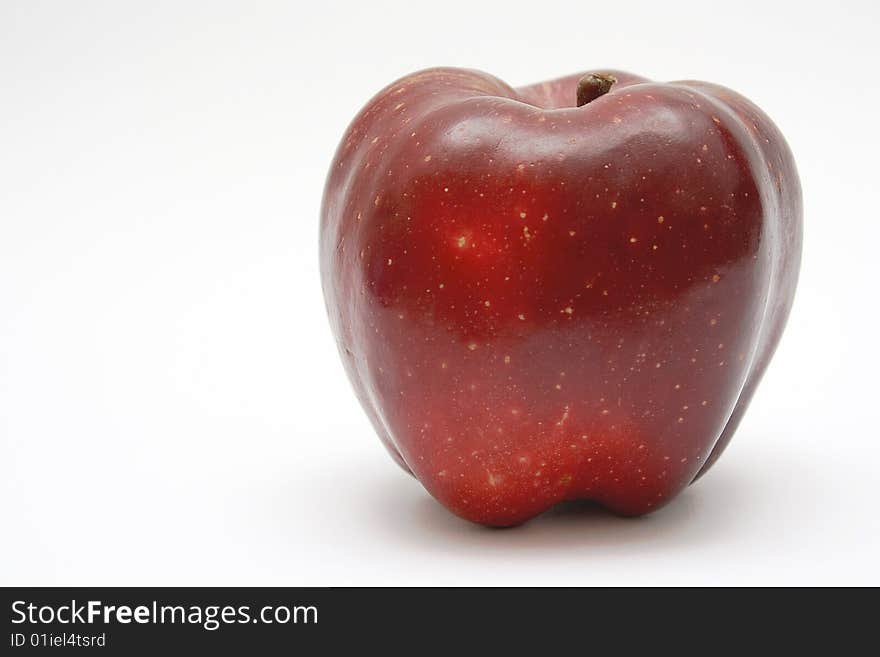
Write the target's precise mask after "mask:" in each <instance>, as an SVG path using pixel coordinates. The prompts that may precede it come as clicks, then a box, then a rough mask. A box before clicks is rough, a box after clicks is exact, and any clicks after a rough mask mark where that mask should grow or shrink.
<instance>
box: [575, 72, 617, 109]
mask: <svg viewBox="0 0 880 657" xmlns="http://www.w3.org/2000/svg"><path fill="white" fill-rule="evenodd" d="M615 82H617V78H616V77H614V76H613V75H606V74H605V73H587V74H586V75H585V76H584V77H582V78H581V79H580V80H578V86H577V106H578V107H583V106H584V105H586V104H587V103H589V102H592V101H594V100H596V99H597V98H598V97H599V96H604V95H605V94H607V93H608V92H609V91H610V90H611V85H612V84H614V83H615Z"/></svg>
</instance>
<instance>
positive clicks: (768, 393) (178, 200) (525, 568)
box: [0, 0, 880, 585]
mask: <svg viewBox="0 0 880 657" xmlns="http://www.w3.org/2000/svg"><path fill="white" fill-rule="evenodd" d="M827 7H828V5H827V3H818V4H817V3H809V2H807V3H803V2H798V3H771V2H766V1H761V2H736V3H712V2H706V1H705V0H704V1H700V2H644V3H633V2H627V1H620V0H618V1H615V2H610V3H608V2H603V3H598V2H591V1H589V0H586V1H582V2H572V1H571V0H566V1H564V2H555V1H551V0H542V1H541V2H537V3H519V2H514V1H513V0H508V1H507V2H482V3H481V2H476V1H474V0H466V1H463V2H461V1H458V0H435V1H434V2H431V3H419V2H415V1H410V2H399V3H390V2H379V1H370V2H358V3H349V4H341V3H333V2H322V3H309V2H299V3H297V2H293V1H291V2H286V3H268V2H244V1H242V2H240V3H231V2H216V1H214V2H203V3H190V2H181V1H180V0H174V1H171V2H143V3H133V2H128V3H126V2H76V3H69V2H52V3H47V2H35V1H27V2H25V1H22V2H9V1H7V2H3V3H2V4H0V486H2V495H0V584H6V585H11V584H20V585H37V584H43V585H48V584H68V585H73V584H91V585H114V584H115V585H131V584H149V585H159V584H178V585H196V584H211V585H222V584H253V585H300V584H302V585H305V584H312V585H342V584H441V585H445V584H587V585H588V584H783V583H787V584H832V583H833V584H869V583H870V584H875V585H876V584H880V565H878V559H877V554H878V548H880V514H878V505H880V492H878V481H880V476H878V457H880V441H878V430H877V405H878V404H877V399H876V397H877V381H878V366H880V362H878V355H877V352H878V325H877V312H876V305H877V282H878V273H877V263H878V255H877V254H878V237H880V228H878V225H880V224H878V216H877V214H878V213H877V203H878V201H877V171H878V164H880V162H878V153H880V143H878V125H877V115H878V111H880V91H878V90H880V84H878V81H877V75H878V74H877V64H878V62H880V47H878V38H877V35H876V29H877V25H878V23H880V10H878V9H877V4H876V3H873V2H869V1H868V0H864V1H861V2H859V1H849V2H839V3H837V4H835V6H834V8H833V10H830V9H827V10H826V8H827ZM433 65H459V66H469V67H474V68H481V69H484V70H486V71H489V72H491V73H494V74H496V75H498V76H499V77H501V78H503V79H505V80H507V81H508V82H510V83H511V84H514V85H519V84H525V83H529V82H534V81H537V80H542V79H546V78H550V77H556V76H559V75H562V74H566V73H570V72H574V71H577V70H582V69H585V68H593V67H616V68H623V69H629V70H632V71H633V72H636V73H640V74H643V75H646V76H648V77H652V78H655V79H661V80H662V79H682V78H696V79H705V80H710V81H713V82H718V83H721V84H725V85H727V86H730V87H732V88H734V89H737V90H739V91H740V92H742V93H744V94H746V95H747V96H749V97H750V98H752V99H753V100H754V101H755V102H757V103H758V104H759V105H760V106H761V107H763V109H764V110H765V111H766V112H767V113H768V114H769V115H770V116H771V117H772V118H773V119H774V120H775V121H776V122H777V123H778V125H779V126H780V127H781V128H782V130H783V132H784V133H785V134H786V135H787V137H788V138H789V141H790V144H791V146H792V149H793V150H794V153H795V156H796V159H797V161H798V163H799V167H800V173H801V177H802V182H803V187H804V194H805V207H806V217H805V221H806V224H805V225H806V239H805V251H804V266H803V270H802V274H801V284H800V289H799V292H798V297H797V300H796V303H795V307H794V312H793V315H792V317H791V321H790V323H789V327H788V330H787V334H786V336H785V338H784V340H783V342H782V344H781V346H780V349H779V351H778V353H777V356H776V358H775V361H774V363H773V364H772V366H771V368H770V370H769V373H768V375H767V377H766V378H765V381H764V383H763V385H762V387H761V389H760V391H759V394H758V396H757V398H756V399H755V401H754V404H753V405H752V408H751V410H750V412H749V414H748V415H747V418H746V420H745V421H744V423H743V424H742V426H741V428H740V430H739V432H738V435H737V437H736V439H735V440H734V441H733V444H732V446H731V448H730V449H729V450H728V452H727V453H726V454H725V456H724V458H722V460H721V461H720V462H719V464H718V465H717V466H716V467H715V468H714V469H713V471H712V472H711V473H710V474H709V475H708V476H707V477H705V478H704V479H702V480H701V481H700V482H699V483H698V484H697V485H695V486H694V487H692V488H691V489H689V490H688V491H687V492H686V493H685V494H684V495H682V496H681V497H680V498H679V499H678V500H677V501H675V502H674V503H673V504H672V505H670V506H669V507H667V508H665V509H664V510H662V511H660V512H657V513H656V514H654V515H651V516H648V517H645V518H642V519H638V520H623V519H619V518H615V517H612V516H608V515H605V514H602V513H599V512H590V511H583V510H580V511H578V510H572V509H568V510H564V511H556V512H550V513H548V514H546V515H545V516H542V517H541V518H539V519H538V520H535V521H533V522H531V523H529V524H527V525H525V526H523V527H521V528H518V529H514V530H504V531H497V530H487V529H483V528H480V527H477V526H473V525H470V524H468V523H466V522H464V521H462V520H459V519H457V518H455V517H453V516H451V515H450V514H449V513H447V512H446V511H445V510H444V509H443V508H441V507H440V506H439V505H438V504H437V503H436V502H434V501H433V500H432V499H431V498H430V497H429V496H428V495H427V494H426V493H425V492H424V490H423V489H422V488H421V486H420V485H419V484H418V483H417V482H416V481H415V480H412V479H410V478H408V477H407V476H406V475H404V473H403V472H402V471H401V470H400V469H399V468H398V467H397V466H396V465H394V464H393V463H392V461H391V459H390V458H388V456H387V455H386V454H385V452H384V450H383V448H382V447H381V446H380V444H379V441H378V439H377V438H376V437H375V436H374V435H373V432H372V430H371V428H370V426H369V424H368V422H367V421H366V419H365V417H364V415H363V413H362V412H361V410H360V408H359V407H358V405H357V403H356V401H355V398H354V396H353V394H352V393H351V391H350V389H349V385H348V382H347V380H346V379H345V377H344V374H343V370H342V367H341V365H340V363H339V360H338V357H337V355H336V351H335V346H334V343H333V340H332V338H331V336H330V332H329V329H328V325H327V321H326V317H325V313H324V307H323V300H322V297H321V293H320V285H319V279H318V260H317V238H318V209H319V203H320V197H321V192H322V187H323V182H324V176H325V174H326V170H327V167H328V164H329V161H330V158H331V157H332V154H333V151H334V149H335V147H336V144H337V142H338V140H339V138H340V137H341V135H342V132H343V130H344V129H345V127H346V125H347V123H348V121H349V120H350V119H351V118H352V117H353V116H354V114H355V113H356V111H357V110H358V109H359V108H360V107H361V106H362V105H363V103H364V102H366V100H367V99H368V98H369V97H370V96H371V95H372V94H373V93H374V92H376V91H377V90H378V89H380V88H381V87H382V86H384V85H385V84H387V83H389V82H391V81H392V80H394V79H395V78H397V77H400V76H402V75H405V74H407V73H409V72H412V71H414V70H416V69H419V68H423V67H427V66H433Z"/></svg>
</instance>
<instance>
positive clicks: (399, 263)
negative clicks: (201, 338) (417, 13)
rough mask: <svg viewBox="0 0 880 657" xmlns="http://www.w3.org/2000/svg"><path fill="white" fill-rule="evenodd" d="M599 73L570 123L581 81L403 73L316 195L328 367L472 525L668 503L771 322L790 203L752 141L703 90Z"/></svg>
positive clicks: (785, 304) (753, 368)
mask: <svg viewBox="0 0 880 657" xmlns="http://www.w3.org/2000/svg"><path fill="white" fill-rule="evenodd" d="M605 72H607V71H605ZM611 73H613V75H614V76H615V77H616V78H617V82H616V83H615V84H614V85H613V86H612V88H611V90H610V92H609V93H607V94H606V95H603V96H601V97H599V98H596V99H595V100H593V101H591V102H590V103H588V104H586V105H584V106H582V107H575V101H576V87H577V81H578V79H579V78H580V77H581V75H582V74H578V75H574V76H570V77H567V78H562V79H560V80H555V81H551V82H548V83H543V84H538V85H534V86H531V87H525V88H521V89H518V90H514V89H512V88H510V87H509V86H507V85H506V84H504V83H503V82H501V81H500V80H498V79H496V78H494V77H492V76H490V75H487V74H483V73H479V72H475V71H466V70H458V69H433V70H429V71H423V72H420V73H416V74H414V75H411V76H409V77H406V78H403V79H402V80H399V81H398V82H396V83H394V84H392V85H391V86H389V87H388V88H386V89H385V90H383V91H382V92H381V93H379V94H378V95H377V96H376V97H375V98H374V99H373V100H372V101H370V103H369V104H368V105H367V106H366V107H365V108H364V110H362V112H361V113H360V114H359V115H358V117H357V118H356V119H355V121H354V122H353V123H352V125H351V126H350V127H349V129H348V131H347V133H346V135H345V137H344V138H343V141H342V143H341V144H340V147H339V150H338V152H337V154H336V157H335V159H334V161H333V164H332V169H331V171H330V174H329V177H328V181H327V186H326V190H325V196H324V205H323V210H322V223H321V266H322V276H323V285H324V294H325V298H326V302H327V307H328V312H329V316H330V321H331V326H332V329H333V331H334V334H335V336H336V339H337V342H338V345H339V349H340V353H341V355H342V359H343V362H344V365H345V368H346V370H347V372H348V375H349V377H350V379H351V381H352V383H353V385H354V388H355V391H356V392H357V395H358V397H359V399H360V401H361V404H362V405H363V406H364V408H365V410H366V412H367V414H368V415H369V417H370V419H371V420H372V422H373V425H374V426H375V428H376V431H377V433H378V434H379V437H380V438H381V440H382V441H383V443H384V444H385V446H386V447H387V448H388V450H389V451H390V452H391V454H392V455H393V456H394V457H395V459H396V460H397V461H398V463H400V464H401V465H402V466H403V467H404V468H406V469H407V470H409V471H411V472H412V473H413V474H414V475H415V476H416V477H418V479H419V480H420V481H421V482H422V484H423V485H424V486H425V487H426V488H427V489H428V491H429V492H430V493H431V494H432V495H433V496H434V497H436V498H437V499H438V500H440V501H441V502H442V503H443V504H444V505H446V506H447V507H448V508H449V509H450V510H451V511H453V512H455V513H457V514H459V515H461V516H463V517H465V518H468V519H470V520H473V521H475V522H480V523H484V524H489V525H498V526H503V525H512V524H517V523H520V522H523V521H525V520H527V519H529V518H530V517H533V516H534V515H536V514H538V513H540V512H541V511H543V510H545V509H547V508H549V507H550V506H552V505H553V504H555V503H557V502H559V501H561V500H565V499H578V498H586V499H592V500H596V501H597V502H599V503H601V504H603V505H605V506H606V507H608V508H609V509H611V510H613V511H615V512H618V513H623V514H642V513H646V512H649V511H652V510H654V509H656V508H658V507H659V506H661V505H662V504H664V503H666V502H667V501H669V500H670V499H671V498H672V497H673V496H675V494H676V493H678V492H679V491H681V490H682V489H683V488H684V487H685V486H687V485H688V484H689V483H690V482H691V481H693V480H694V478H695V477H697V476H698V475H699V474H700V473H701V472H702V471H703V470H705V469H706V468H707V467H708V466H709V465H710V464H711V463H712V462H713V461H714V459H715V458H717V456H718V454H720V452H721V451H722V450H723V448H724V446H725V445H726V444H727V441H728V440H729V439H730V437H731V435H732V433H733V431H734V430H735V428H736V425H737V424H738V422H739V420H740V418H741V417H742V413H743V411H744V410H745V408H746V406H747V404H748V402H749V400H750V398H751V396H752V394H753V392H754V389H755V386H756V385H757V383H758V381H759V380H760V377H761V374H762V373H763V371H764V368H765V367H766V365H767V363H768V361H769V359H770V357H771V356H772V353H773V350H774V348H775V346H776V343H777V342H778V339H779V336H780V333H781V331H782V328H783V326H784V323H785V319H786V317H787V315H788V311H789V309H790V306H791V302H792V297H793V294H794V288H795V283H796V279H797V271H798V266H799V260H800V248H801V200H800V199H801V196H800V188H799V183H798V180H797V174H796V171H795V167H794V163H793V160H792V157H791V154H790V152H789V150H788V147H787V146H786V144H785V141H784V139H783V138H782V135H781V134H780V133H779V131H778V130H777V129H776V127H775V126H774V125H773V124H772V123H771V122H770V120H769V119H768V118H767V117H766V116H765V115H764V114H763V113H762V112H761V111H760V110H758V109H757V108H756V107H755V106H754V105H752V104H751V103H750V102H749V101H747V100H746V99H744V98H743V97H741V96H739V95H737V94H735V93H733V92H731V91H729V90H727V89H724V88H721V87H717V86H714V85H710V84H706V83H699V82H680V83H662V84H661V83H653V82H650V81H647V80H644V79H642V78H638V77H635V76H632V75H629V74H626V73H621V72H611Z"/></svg>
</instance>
